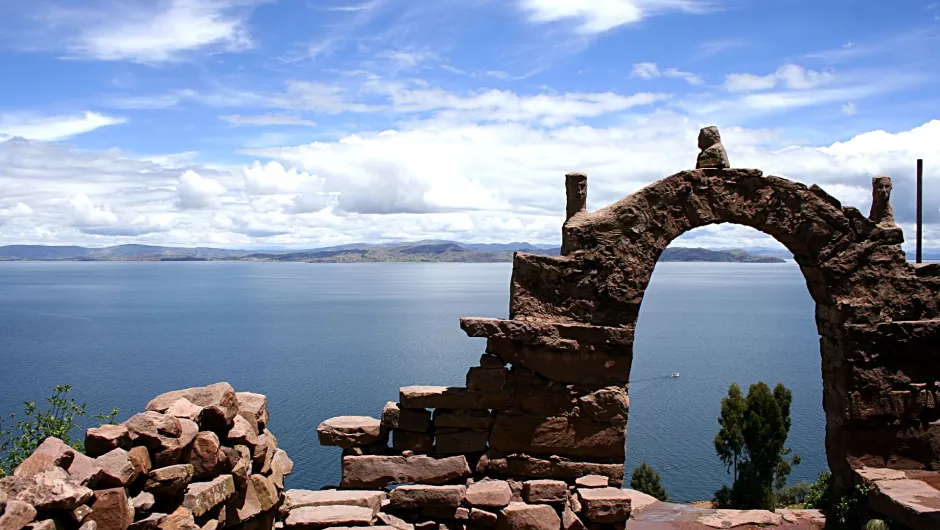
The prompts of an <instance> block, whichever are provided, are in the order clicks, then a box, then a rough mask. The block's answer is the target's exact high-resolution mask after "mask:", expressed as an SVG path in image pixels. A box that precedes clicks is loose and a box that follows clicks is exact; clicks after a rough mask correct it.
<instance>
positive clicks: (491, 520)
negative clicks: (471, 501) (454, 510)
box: [470, 508, 497, 528]
mask: <svg viewBox="0 0 940 530" xmlns="http://www.w3.org/2000/svg"><path fill="white" fill-rule="evenodd" d="M496 520H497V516H496V514H495V513H492V512H488V511H486V510H481V509H479V508H472V509H471V510H470V522H471V523H473V524H475V525H479V526H483V527H486V528H491V527H494V526H496Z"/></svg>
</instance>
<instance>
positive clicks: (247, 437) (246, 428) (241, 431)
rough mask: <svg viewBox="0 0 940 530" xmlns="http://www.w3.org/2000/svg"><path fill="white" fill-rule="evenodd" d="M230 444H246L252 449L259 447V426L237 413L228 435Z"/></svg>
mask: <svg viewBox="0 0 940 530" xmlns="http://www.w3.org/2000/svg"><path fill="white" fill-rule="evenodd" d="M226 438H227V440H228V443H229V445H244V446H245V447H247V448H249V449H251V450H252V451H254V450H255V448H256V447H258V441H259V440H258V426H257V425H255V424H253V423H251V422H249V421H248V420H246V419H245V418H244V417H242V416H240V415H235V419H234V420H232V428H231V429H230V430H229V431H228V436H227V437H226Z"/></svg>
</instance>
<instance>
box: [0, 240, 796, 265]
mask: <svg viewBox="0 0 940 530" xmlns="http://www.w3.org/2000/svg"><path fill="white" fill-rule="evenodd" d="M513 252H528V253H530V254H542V255H547V256H557V255H558V254H559V248H558V247H557V246H555V245H534V244H530V243H458V242H456V241H444V240H428V241H416V242H411V243H383V244H368V243H356V244H348V245H339V246H333V247H324V248H314V249H309V250H232V249H222V248H205V247H197V248H183V247H160V246H151V245H117V246H113V247H104V248H87V247H77V246H61V247H59V246H44V245H10V246H4V247H0V261H221V260H225V261H299V262H311V263H374V262H460V263H493V262H505V261H511V260H512V254H513ZM787 257H789V256H787ZM660 261H711V262H735V263H782V262H783V261H784V260H782V259H780V258H779V257H774V256H766V255H757V254H751V253H748V252H746V251H744V250H709V249H704V248H684V247H675V248H667V249H666V250H665V251H664V252H663V254H662V256H661V257H660Z"/></svg>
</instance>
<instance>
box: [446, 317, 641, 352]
mask: <svg viewBox="0 0 940 530" xmlns="http://www.w3.org/2000/svg"><path fill="white" fill-rule="evenodd" d="M460 329H462V330H464V332H466V333H467V335H468V336H470V337H488V338H498V339H505V340H512V341H518V342H522V343H526V344H532V345H540V346H548V347H551V348H554V349H558V350H565V349H568V350H577V349H580V348H581V346H580V345H584V344H590V345H619V346H629V345H632V344H633V330H631V329H629V328H623V327H605V326H592V325H590V324H584V323H581V322H576V321H571V322H556V321H538V320H517V319H511V320H504V319H499V318H471V317H466V318H461V319H460Z"/></svg>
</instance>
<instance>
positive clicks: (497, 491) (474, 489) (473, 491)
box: [465, 480, 512, 522]
mask: <svg viewBox="0 0 940 530" xmlns="http://www.w3.org/2000/svg"><path fill="white" fill-rule="evenodd" d="M465 499H466V501H467V503H468V504H470V505H471V506H484V507H487V508H502V507H503V506H508V505H509V502H510V501H511V500H512V490H510V489H509V484H508V483H507V482H506V481H505V480H483V481H480V482H474V483H473V484H471V485H470V486H468V487H467V493H466V495H465ZM495 520H496V518H495V517H494V518H493V521H494V522H495Z"/></svg>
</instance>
